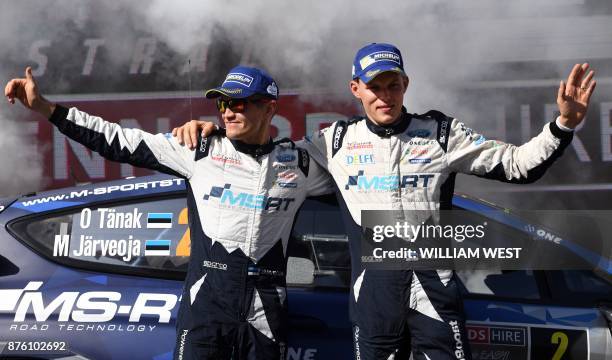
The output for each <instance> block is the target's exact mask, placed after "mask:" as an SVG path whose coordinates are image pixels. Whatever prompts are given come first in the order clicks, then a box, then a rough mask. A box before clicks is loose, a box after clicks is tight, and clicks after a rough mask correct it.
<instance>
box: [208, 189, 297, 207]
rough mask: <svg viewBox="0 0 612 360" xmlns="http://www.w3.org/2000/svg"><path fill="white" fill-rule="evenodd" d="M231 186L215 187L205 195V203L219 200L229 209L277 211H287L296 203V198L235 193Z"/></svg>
mask: <svg viewBox="0 0 612 360" xmlns="http://www.w3.org/2000/svg"><path fill="white" fill-rule="evenodd" d="M231 187H232V185H231V184H225V185H224V186H223V187H220V186H213V187H212V188H211V189H210V193H209V194H206V195H204V197H203V199H204V201H209V200H212V198H217V199H219V204H220V205H223V206H227V207H238V208H243V209H256V210H276V211H287V210H288V209H289V205H290V204H291V203H292V202H294V201H295V199H294V198H286V197H274V196H266V195H256V194H249V193H245V192H238V191H233V190H232V189H231Z"/></svg>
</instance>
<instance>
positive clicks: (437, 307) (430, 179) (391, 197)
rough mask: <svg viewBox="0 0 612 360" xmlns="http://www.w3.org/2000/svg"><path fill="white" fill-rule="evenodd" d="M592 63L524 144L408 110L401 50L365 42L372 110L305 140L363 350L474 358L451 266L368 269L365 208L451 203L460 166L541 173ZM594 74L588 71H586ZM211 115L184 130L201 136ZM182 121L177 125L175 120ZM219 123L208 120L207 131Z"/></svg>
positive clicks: (576, 106)
mask: <svg viewBox="0 0 612 360" xmlns="http://www.w3.org/2000/svg"><path fill="white" fill-rule="evenodd" d="M587 70H588V64H583V65H576V66H574V68H573V69H572V72H571V74H570V75H569V77H568V81H567V83H564V82H562V83H561V84H560V86H559V91H558V94H557V104H558V106H559V110H560V113H561V115H560V116H559V117H558V118H557V119H556V120H555V121H552V122H551V123H549V124H546V126H544V128H543V129H542V132H541V133H540V134H539V135H537V136H536V137H534V138H533V139H531V140H530V141H529V142H527V143H526V144H524V145H522V146H514V145H511V144H506V143H503V142H499V141H495V140H487V139H486V138H485V137H484V136H482V135H480V134H477V133H475V132H474V131H472V130H471V129H470V128H468V127H467V126H465V125H464V124H463V123H461V122H459V121H458V120H457V119H454V118H452V117H449V116H446V115H444V114H442V113H441V112H438V111H435V110H432V111H429V112H427V113H425V114H422V115H416V114H409V113H407V111H406V109H405V108H404V107H403V106H402V103H403V97H404V93H405V92H406V90H407V88H408V82H409V81H408V77H407V76H406V74H405V72H404V67H403V59H402V56H401V53H400V51H399V50H398V49H397V48H396V47H395V46H393V45H390V44H370V45H367V46H365V47H363V48H361V49H360V50H359V51H358V52H357V54H356V56H355V61H354V64H353V79H352V80H351V81H350V88H351V92H352V93H353V95H354V96H355V97H356V98H357V99H359V100H360V101H361V103H362V105H363V108H364V112H365V114H366V117H357V118H353V119H351V120H349V121H338V122H336V123H334V124H332V125H331V126H330V127H327V128H325V129H323V130H321V131H319V132H317V133H315V134H314V135H313V136H312V137H310V138H307V139H306V141H305V142H304V143H303V144H301V146H304V147H305V148H307V149H308V150H309V152H310V154H311V156H312V158H313V159H314V160H316V162H318V163H320V164H321V165H322V166H323V167H324V168H326V169H327V170H328V171H329V172H330V174H331V175H332V177H333V179H334V181H335V184H336V187H337V193H338V195H339V196H338V199H339V202H340V206H341V209H342V215H343V218H344V223H345V227H346V231H347V235H348V238H349V248H350V252H351V267H352V287H351V298H350V313H351V321H352V322H353V341H354V352H355V357H356V358H357V359H365V360H371V359H407V358H408V357H409V356H410V353H411V352H412V355H413V357H414V359H418V360H421V359H431V360H438V359H471V353H470V350H469V346H468V342H467V337H466V331H465V319H464V314H463V308H462V300H461V296H460V293H459V291H458V288H457V280H456V276H455V273H454V272H453V271H451V270H432V271H418V270H417V271H414V272H413V271H408V270H404V271H400V270H384V271H383V270H365V268H364V265H363V264H362V262H361V255H362V254H361V251H360V240H361V227H360V226H361V210H412V209H417V210H418V209H423V210H439V209H450V208H451V201H452V196H453V189H454V181H455V176H456V174H457V173H465V174H473V175H476V176H480V177H484V178H490V179H496V180H500V181H505V182H511V183H530V182H533V181H536V180H537V179H538V178H540V177H541V176H542V175H543V174H544V172H545V171H546V169H547V168H548V167H550V166H551V165H552V163H553V162H554V161H555V160H556V159H557V158H558V157H559V156H561V154H562V152H563V150H564V149H565V147H567V146H568V145H569V144H570V142H571V140H572V137H573V133H572V130H573V129H574V128H575V127H576V126H578V125H579V124H580V122H582V120H583V119H584V115H585V113H586V110H587V107H588V103H589V99H590V97H591V95H592V93H593V91H594V89H595V81H594V80H593V72H592V71H591V72H589V73H588V74H587ZM585 75H586V76H585ZM205 124H206V123H205V122H202V121H192V122H190V123H188V124H186V125H184V126H183V127H181V128H180V129H179V131H177V133H178V136H179V138H180V140H179V141H182V139H183V138H186V139H191V141H194V140H193V139H195V138H196V136H197V135H196V134H197V133H198V131H197V130H199V129H201V128H202V127H204V126H206V125H205ZM175 130H177V129H175ZM208 131H210V130H206V129H205V130H203V132H204V133H207V132H208Z"/></svg>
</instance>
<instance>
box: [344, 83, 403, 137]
mask: <svg viewBox="0 0 612 360" xmlns="http://www.w3.org/2000/svg"><path fill="white" fill-rule="evenodd" d="M349 85H350V88H351V92H352V93H353V95H354V96H355V97H356V98H358V99H359V100H361V103H362V105H363V109H364V110H365V113H366V115H367V116H368V118H369V119H370V120H372V121H373V122H375V123H376V124H378V125H383V126H384V125H390V124H392V123H394V122H395V121H396V120H397V119H398V117H399V116H400V114H401V113H402V103H403V100H404V93H405V92H406V89H407V88H408V78H406V77H404V76H403V75H402V74H399V73H396V72H392V71H388V72H384V73H382V74H380V75H378V76H377V77H375V78H374V79H372V80H370V82H368V83H367V84H366V83H364V82H363V81H362V80H359V79H357V80H352V81H351V82H350V84H349Z"/></svg>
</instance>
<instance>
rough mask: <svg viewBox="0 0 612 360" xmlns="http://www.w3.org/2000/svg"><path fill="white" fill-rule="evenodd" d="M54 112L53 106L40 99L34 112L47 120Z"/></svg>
mask: <svg viewBox="0 0 612 360" xmlns="http://www.w3.org/2000/svg"><path fill="white" fill-rule="evenodd" d="M54 111H55V104H54V103H52V102H50V101H48V100H47V99H45V98H42V99H41V101H40V103H39V105H38V106H37V107H36V112H38V113H39V114H41V115H42V116H44V117H45V118H47V119H49V118H50V117H51V115H52V114H53V112H54Z"/></svg>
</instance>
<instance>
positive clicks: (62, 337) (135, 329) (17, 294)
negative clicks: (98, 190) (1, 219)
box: [0, 192, 188, 359]
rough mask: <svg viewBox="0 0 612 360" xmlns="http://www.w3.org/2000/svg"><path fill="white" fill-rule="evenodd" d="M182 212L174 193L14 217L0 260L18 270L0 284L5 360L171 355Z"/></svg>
mask: <svg viewBox="0 0 612 360" xmlns="http://www.w3.org/2000/svg"><path fill="white" fill-rule="evenodd" d="M185 206H186V205H185V198H184V192H181V193H177V194H175V195H172V196H164V197H155V195H153V196H148V197H141V198H137V199H132V200H129V201H123V200H121V199H119V200H115V201H111V202H104V203H85V204H83V205H79V206H72V207H70V208H58V209H57V210H54V211H43V212H40V213H32V214H29V215H26V216H21V217H18V218H16V219H13V220H11V221H10V222H9V223H8V224H7V226H6V229H7V233H5V234H2V235H3V240H2V242H3V247H2V256H3V257H4V258H5V259H6V262H10V263H11V264H12V266H14V267H15V268H16V269H18V270H17V271H16V272H14V273H13V274H12V275H9V276H3V277H2V278H0V284H1V285H0V287H1V289H2V290H0V292H1V293H2V294H0V298H1V299H3V300H2V301H1V302H0V314H1V316H0V334H2V336H1V338H2V339H3V340H5V346H4V348H3V350H2V351H3V354H4V355H8V354H11V355H20V356H36V355H40V354H44V355H45V356H50V355H64V356H66V355H79V356H81V357H83V358H90V359H103V358H105V359H106V358H125V356H126V354H129V357H130V358H132V359H151V358H157V359H170V358H171V357H172V350H173V348H174V343H175V318H176V312H177V309H178V306H176V305H177V304H178V302H179V301H180V294H181V288H182V282H181V281H180V280H181V279H182V278H183V276H184V272H185V267H186V263H187V261H188V257H187V256H186V255H188V253H187V254H184V253H181V251H182V249H183V250H184V247H185V246H187V247H188V244H185V241H186V239H188V236H187V235H186V234H188V229H187V222H186V211H185ZM7 351H8V352H7Z"/></svg>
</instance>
